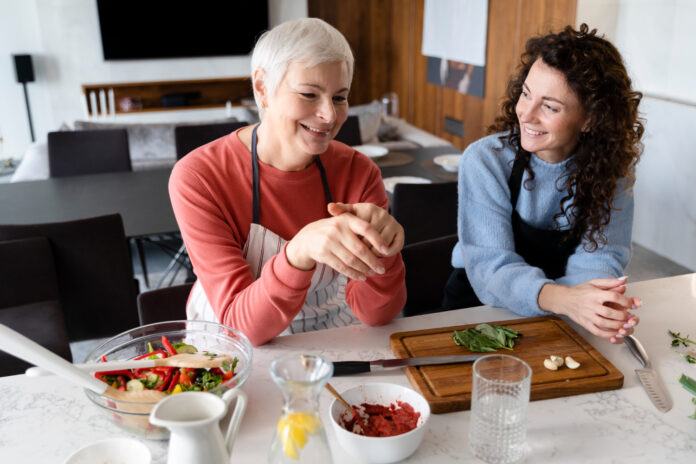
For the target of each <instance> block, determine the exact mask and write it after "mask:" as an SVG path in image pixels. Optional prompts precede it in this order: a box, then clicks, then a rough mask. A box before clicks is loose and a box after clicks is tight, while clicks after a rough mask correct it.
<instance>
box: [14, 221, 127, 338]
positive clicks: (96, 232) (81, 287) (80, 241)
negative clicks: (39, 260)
mask: <svg viewBox="0 0 696 464" xmlns="http://www.w3.org/2000/svg"><path fill="white" fill-rule="evenodd" d="M29 237H45V238H47V239H48V242H49V243H50V244H51V250H52V252H53V258H54V262H55V268H56V275H57V281H58V289H59V292H60V301H61V304H62V306H63V312H64V315H65V325H66V327H67V330H68V337H69V339H70V341H77V340H85V339H91V338H100V337H108V336H112V335H115V334H118V333H120V332H123V331H125V330H128V329H132V328H133V327H136V326H137V325H138V309H137V306H136V295H137V285H136V281H135V280H134V278H133V264H132V261H131V257H130V249H129V247H128V246H127V242H126V237H125V234H124V231H123V221H122V220H121V216H120V215H119V214H111V215H108V216H100V217H95V218H89V219H80V220H76V221H68V222H58V223H48V224H32V225H0V241H5V240H17V239H23V238H29Z"/></svg>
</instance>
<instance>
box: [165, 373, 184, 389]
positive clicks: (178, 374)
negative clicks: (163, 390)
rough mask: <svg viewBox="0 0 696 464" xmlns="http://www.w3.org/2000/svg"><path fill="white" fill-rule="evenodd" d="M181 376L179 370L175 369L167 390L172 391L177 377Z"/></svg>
mask: <svg viewBox="0 0 696 464" xmlns="http://www.w3.org/2000/svg"><path fill="white" fill-rule="evenodd" d="M180 376H181V373H180V372H179V371H176V374H174V376H173V377H172V381H171V382H169V388H167V391H172V390H173V389H174V387H175V386H176V385H177V384H178V383H179V377H180Z"/></svg>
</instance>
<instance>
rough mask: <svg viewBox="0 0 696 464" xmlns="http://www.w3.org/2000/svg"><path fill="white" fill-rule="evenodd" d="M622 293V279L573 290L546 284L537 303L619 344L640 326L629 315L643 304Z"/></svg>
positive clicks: (592, 281)
mask: <svg viewBox="0 0 696 464" xmlns="http://www.w3.org/2000/svg"><path fill="white" fill-rule="evenodd" d="M625 292H626V278H625V277H623V278H619V279H594V280H590V281H588V282H585V283H582V284H579V285H576V286H574V287H565V286H561V285H556V284H547V285H545V286H544V287H542V292H540V294H539V303H540V306H541V305H542V304H543V305H544V306H548V308H549V310H550V311H553V312H555V313H559V314H565V315H567V316H568V317H570V318H571V319H572V320H574V321H575V322H577V323H578V324H580V325H581V326H583V327H584V328H586V329H587V330H588V331H590V332H591V333H592V334H594V335H597V336H598V337H602V338H607V339H609V340H610V341H611V342H612V343H621V342H622V341H623V338H624V337H626V336H628V335H630V334H632V333H633V328H634V327H635V326H636V325H638V323H639V322H640V319H639V318H638V316H636V315H634V314H632V313H630V312H628V311H629V310H631V309H637V308H639V307H640V306H642V304H643V303H642V301H641V300H640V298H635V297H627V296H625V295H624V293H625ZM542 299H543V300H544V301H543V302H542ZM542 309H545V308H544V307H543V306H542Z"/></svg>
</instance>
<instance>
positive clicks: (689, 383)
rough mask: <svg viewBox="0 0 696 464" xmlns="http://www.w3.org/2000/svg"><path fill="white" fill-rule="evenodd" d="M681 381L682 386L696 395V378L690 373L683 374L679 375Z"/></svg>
mask: <svg viewBox="0 0 696 464" xmlns="http://www.w3.org/2000/svg"><path fill="white" fill-rule="evenodd" d="M679 383H680V384H682V387H684V388H685V389H686V391H688V392H689V393H691V394H692V395H694V396H696V380H694V379H692V378H691V377H689V376H688V375H684V374H682V375H681V376H680V377H679Z"/></svg>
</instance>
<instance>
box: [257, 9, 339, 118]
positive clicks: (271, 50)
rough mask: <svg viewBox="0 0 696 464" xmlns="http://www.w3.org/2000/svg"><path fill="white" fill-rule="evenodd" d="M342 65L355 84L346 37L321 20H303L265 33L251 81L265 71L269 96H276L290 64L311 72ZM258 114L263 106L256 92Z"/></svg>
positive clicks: (258, 48) (259, 43) (261, 40)
mask: <svg viewBox="0 0 696 464" xmlns="http://www.w3.org/2000/svg"><path fill="white" fill-rule="evenodd" d="M335 61H343V62H345V63H346V66H347V67H348V82H351V81H352V80H353V52H352V51H351V50H350V45H348V41H347V40H346V38H345V37H343V34H341V33H340V32H339V31H338V30H337V29H336V28H335V27H333V26H331V25H330V24H328V23H327V22H325V21H322V20H321V19H319V18H301V19H295V20H292V21H287V22H284V23H282V24H279V25H277V26H276V27H274V28H273V29H271V30H270V31H266V32H264V33H263V34H262V35H261V37H259V40H258V41H257V42H256V46H255V47H254V52H253V53H252V55H251V79H252V86H253V82H254V72H255V71H256V70H257V69H258V68H261V69H263V70H264V71H265V74H266V76H265V79H264V81H265V85H266V91H267V92H268V95H269V96H273V95H274V94H275V91H276V89H277V88H278V84H279V83H280V81H281V80H283V77H284V76H285V73H286V71H287V69H288V65H289V64H290V63H291V62H302V63H305V64H306V65H307V67H308V68H311V67H313V66H317V65H319V64H322V63H330V62H335ZM254 99H255V100H256V106H258V107H259V112H261V113H262V112H263V109H262V107H261V102H260V101H259V97H258V95H256V91H255V90H254Z"/></svg>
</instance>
